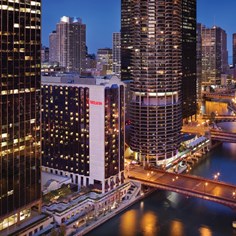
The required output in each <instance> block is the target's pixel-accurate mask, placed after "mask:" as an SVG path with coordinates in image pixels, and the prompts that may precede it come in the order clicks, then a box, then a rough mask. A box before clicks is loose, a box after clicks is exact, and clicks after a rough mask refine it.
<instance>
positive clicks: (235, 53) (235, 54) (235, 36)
mask: <svg viewBox="0 0 236 236" xmlns="http://www.w3.org/2000/svg"><path fill="white" fill-rule="evenodd" d="M235 65H236V33H234V34H233V66H234V67H235Z"/></svg>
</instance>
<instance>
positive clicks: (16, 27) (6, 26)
mask: <svg viewBox="0 0 236 236" xmlns="http://www.w3.org/2000/svg"><path fill="white" fill-rule="evenodd" d="M0 7H1V10H0V45H1V48H0V54H1V60H0V78H1V84H0V85H1V90H0V91H1V95H0V122H1V125H0V138H1V142H0V144H1V145H0V153H1V155H0V182H1V184H0V232H1V230H3V229H5V228H8V227H9V226H10V225H13V224H15V223H19V222H20V221H21V220H23V219H25V218H27V217H29V216H30V214H31V210H30V209H31V208H32V207H33V206H37V207H39V208H40V192H41V188H40V179H41V178H40V164H41V163H40V160H41V158H40V156H41V148H40V147H41V145H40V139H41V131H40V42H41V35H40V34H41V29H40V27H41V1H40V0H34V1H29V0H17V1H13V0H11V1H10V0H8V1H6V0H2V1H1V3H0Z"/></svg>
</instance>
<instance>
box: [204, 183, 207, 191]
mask: <svg viewBox="0 0 236 236" xmlns="http://www.w3.org/2000/svg"><path fill="white" fill-rule="evenodd" d="M207 186H208V182H205V183H204V193H206V187H207Z"/></svg>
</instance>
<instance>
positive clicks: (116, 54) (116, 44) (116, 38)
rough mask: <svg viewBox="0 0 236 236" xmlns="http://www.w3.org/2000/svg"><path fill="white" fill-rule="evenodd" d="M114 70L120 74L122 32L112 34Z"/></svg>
mask: <svg viewBox="0 0 236 236" xmlns="http://www.w3.org/2000/svg"><path fill="white" fill-rule="evenodd" d="M112 61H113V64H112V72H113V73H114V74H116V75H120V32H115V33H113V35H112Z"/></svg>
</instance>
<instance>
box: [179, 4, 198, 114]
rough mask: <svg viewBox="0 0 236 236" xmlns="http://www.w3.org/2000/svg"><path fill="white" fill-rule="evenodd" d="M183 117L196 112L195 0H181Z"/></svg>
mask: <svg viewBox="0 0 236 236" xmlns="http://www.w3.org/2000/svg"><path fill="white" fill-rule="evenodd" d="M182 10H183V12H182V27H183V28H182V70H183V76H182V94H183V97H182V98H183V101H182V102H183V104H182V112H183V118H189V117H192V116H194V115H196V113H197V74H196V73H197V71H196V70H197V69H196V66H197V63H196V60H197V55H196V0H183V8H182Z"/></svg>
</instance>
